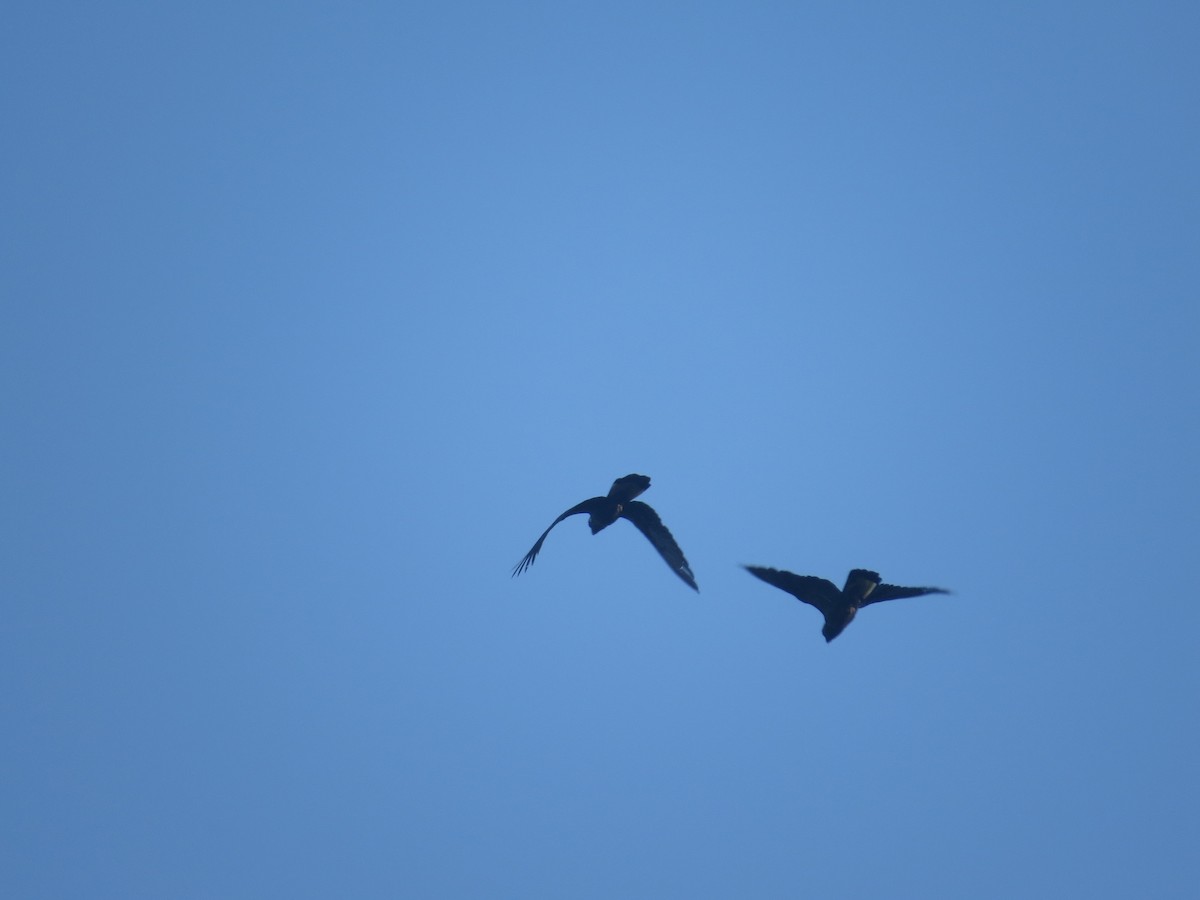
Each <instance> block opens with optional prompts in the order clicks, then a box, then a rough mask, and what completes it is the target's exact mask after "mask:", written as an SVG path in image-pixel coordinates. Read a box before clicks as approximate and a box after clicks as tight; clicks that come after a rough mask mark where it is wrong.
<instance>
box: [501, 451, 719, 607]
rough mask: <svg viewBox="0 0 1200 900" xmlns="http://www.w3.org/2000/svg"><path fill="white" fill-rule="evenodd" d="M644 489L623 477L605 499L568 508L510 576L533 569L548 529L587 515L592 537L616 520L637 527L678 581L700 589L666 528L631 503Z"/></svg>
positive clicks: (644, 483)
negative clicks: (571, 517)
mask: <svg viewBox="0 0 1200 900" xmlns="http://www.w3.org/2000/svg"><path fill="white" fill-rule="evenodd" d="M648 487H650V479H649V478H647V477H646V476H645V475H626V476H625V477H624V478H618V479H617V480H616V481H614V482H613V484H612V487H611V488H609V490H608V496H607V497H592V498H591V499H590V500H584V501H583V502H582V503H577V504H576V505H575V506H572V507H571V508H570V509H568V510H567V511H566V512H565V513H563V514H562V515H561V516H559V517H558V518H557V519H555V520H554V521H553V522H551V523H550V528H547V529H546V530H545V531H543V532H542V536H541V537H540V538H538V539H537V543H536V544H534V545H533V548H532V549H531V550H530V551H529V552H528V553H526V554H525V558H524V559H522V560H521V561H520V562H519V563H517V566H516V568H514V569H513V575H514V576H517V575H520V574H521V573H522V572H524V571H525V570H526V569H528V568H529V567H530V566H532V565H533V561H534V560H535V559H537V555H538V552H539V551H540V550H541V549H542V542H543V541H544V540H546V535H548V534H549V533H550V529H551V528H553V527H554V526H555V525H557V524H558V523H559V522H561V521H562V520H563V519H565V518H567V516H574V515H578V514H580V513H587V514H588V528H590V529H592V534H595V533H596V532H598V531H603V530H604V529H605V528H607V527H608V526H609V525H611V524H612V523H613V522H615V521H617V519H628V520H629V521H630V522H632V523H633V524H634V525H636V526H637V529H638V531H640V532H641V533H642V534H644V535H645V536H646V537H647V538H649V539H650V543H652V544H653V545H654V549H655V550H657V551H658V552H659V554H660V555H661V556H662V558H663V559H665V560H666V561H667V565H668V566H670V567H671V571H672V572H674V573H675V574H676V575H678V576H679V577H680V578H682V579H683V580H684V582H685V583H686V584H687V585H688V587H690V588H691V589H692V590H694V591H699V590H700V588H698V587H697V586H696V579H695V577H694V576H693V575H692V570H691V569H690V568H688V563H687V560H686V559H684V558H683V551H682V550H680V549H679V545H678V544H677V543H675V538H673V537H671V532H669V531H667V527H666V526H665V525H663V523H662V520H661V519H659V517H658V513H656V512H655V511H654V510H653V509H651V508H650V507H649V506H647V505H646V504H645V503H642V502H641V501H639V500H634V499H633V498H634V497H636V496H637V495H638V494H640V493H642V492H643V491H644V490H646V488H648Z"/></svg>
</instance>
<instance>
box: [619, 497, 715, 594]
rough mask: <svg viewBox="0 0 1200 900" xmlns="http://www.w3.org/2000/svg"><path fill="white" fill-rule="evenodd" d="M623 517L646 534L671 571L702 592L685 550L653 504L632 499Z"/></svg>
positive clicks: (689, 585)
mask: <svg viewBox="0 0 1200 900" xmlns="http://www.w3.org/2000/svg"><path fill="white" fill-rule="evenodd" d="M621 517H622V518H625V519H628V520H629V521H630V522H632V523H633V524H634V525H635V526H636V527H637V530H638V531H640V532H641V533H642V534H644V535H645V536H646V538H647V539H648V540H649V541H650V543H651V544H653V545H654V549H655V550H657V551H658V554H659V556H661V557H662V558H663V560H665V561H666V564H667V566H669V567H670V569H671V571H672V572H674V573H675V574H676V575H678V576H679V577H680V578H681V579H683V582H684V584H686V585H687V586H688V587H690V588H691V589H692V590H694V591H695V592H696V593H699V592H700V587H699V585H697V584H696V576H695V575H693V574H692V569H691V566H689V565H688V561H687V559H686V558H685V557H684V555H683V551H682V550H681V549H680V548H679V544H678V543H677V542H676V541H675V538H674V537H673V536H672V535H671V532H670V531H668V530H667V526H666V525H664V524H663V523H662V519H660V518H659V517H658V513H656V512H655V511H654V509H653V508H652V507H651V506H649V505H648V504H646V503H643V502H642V501H640V500H631V501H630V502H629V503H626V504H625V506H624V508H623V509H622V510H621Z"/></svg>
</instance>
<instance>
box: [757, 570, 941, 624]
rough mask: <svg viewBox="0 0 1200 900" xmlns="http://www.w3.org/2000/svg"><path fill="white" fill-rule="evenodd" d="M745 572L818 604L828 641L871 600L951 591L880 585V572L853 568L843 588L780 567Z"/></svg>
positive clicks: (895, 598) (804, 601) (802, 600)
mask: <svg viewBox="0 0 1200 900" xmlns="http://www.w3.org/2000/svg"><path fill="white" fill-rule="evenodd" d="M745 569H746V571H748V572H749V573H750V574H751V575H753V576H755V577H756V578H761V579H762V580H763V581H765V582H766V583H767V584H771V585H774V586H775V587H777V588H779V589H780V590H784V591H787V592H788V593H789V594H791V595H792V596H793V597H795V598H796V599H797V600H800V601H801V602H803V603H807V604H808V605H809V606H815V607H816V608H817V609H819V610H820V611H821V614H822V615H823V616H825V626H824V627H823V628H822V629H821V634H823V635H825V641H826V643H828V642H829V641H832V640H833V639H834V638H835V637H837V636H838V635H839V634H841V633H842V631H844V630H845V628H846V626H847V625H849V624H850V622H851V620H853V619H854V616H855V614H857V613H858V611H859V610H860V609H861V608H862V607H864V606H869V605H870V604H872V603H879V602H881V601H883V600H899V599H900V598H902V597H920V596H922V595H923V594H948V593H950V592H949V591H947V590H945V589H944V588H936V587H897V586H896V585H894V584H881V583H880V582H879V573H878V572H871V571H869V570H868V569H854V570H852V571H851V572H850V574H849V575H847V576H846V586H845V587H844V588H842V589H841V590H840V591H839V590H838V589H837V586H836V585H834V583H833V582H832V581H826V580H825V579H824V578H817V577H816V576H815V575H793V574H792V573H791V572H784V571H783V570H781V569H764V568H762V567H761V566H745Z"/></svg>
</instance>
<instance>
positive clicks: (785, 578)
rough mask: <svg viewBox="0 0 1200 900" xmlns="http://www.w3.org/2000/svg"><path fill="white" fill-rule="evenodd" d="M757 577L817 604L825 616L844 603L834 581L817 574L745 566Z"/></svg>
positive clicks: (809, 603)
mask: <svg viewBox="0 0 1200 900" xmlns="http://www.w3.org/2000/svg"><path fill="white" fill-rule="evenodd" d="M743 568H744V569H745V570H746V571H747V572H749V573H750V574H751V575H753V576H754V577H755V578H761V579H762V580H763V581H765V582H766V583H767V584H769V585H772V586H774V587H777V588H779V589H780V590H781V591H787V592H788V593H789V594H791V595H792V596H793V597H795V598H796V599H797V600H799V601H801V602H802V603H807V604H808V605H809V606H815V607H816V608H817V609H819V610H820V611H821V613H822V614H823V615H825V616H829V615H830V613H831V612H832V611H833V610H835V609H837V607H839V606H841V605H842V592H841V591H839V590H838V589H837V585H835V584H834V583H833V582H832V581H827V580H826V579H824V578H818V577H817V576H816V575H795V574H793V573H791V572H785V571H784V570H782V569H767V568H764V567H762V566H743Z"/></svg>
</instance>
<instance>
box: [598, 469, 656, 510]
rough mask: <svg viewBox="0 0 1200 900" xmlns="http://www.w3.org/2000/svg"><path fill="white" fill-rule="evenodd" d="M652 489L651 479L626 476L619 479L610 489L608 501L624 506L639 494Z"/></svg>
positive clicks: (643, 476)
mask: <svg viewBox="0 0 1200 900" xmlns="http://www.w3.org/2000/svg"><path fill="white" fill-rule="evenodd" d="M648 487H650V479H649V478H648V477H647V476H645V475H626V476H625V477H624V478H618V479H617V480H616V481H614V482H613V483H612V487H610V488H609V489H608V499H609V500H612V501H614V502H616V503H620V504H621V505H624V504H626V503H628V502H629V501H630V500H632V499H633V498H634V497H636V496H637V495H638V494H640V493H642V492H643V491H645V490H646V488H648Z"/></svg>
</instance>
